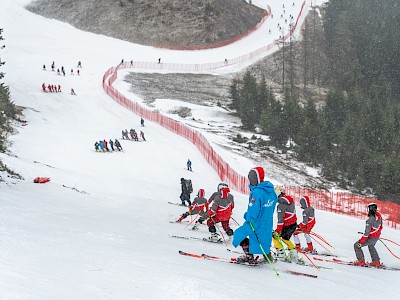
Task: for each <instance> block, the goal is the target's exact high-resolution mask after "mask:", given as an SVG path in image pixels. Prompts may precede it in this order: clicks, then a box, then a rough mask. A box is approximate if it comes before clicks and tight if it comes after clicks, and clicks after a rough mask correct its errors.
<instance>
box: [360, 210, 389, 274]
mask: <svg viewBox="0 0 400 300" xmlns="http://www.w3.org/2000/svg"><path fill="white" fill-rule="evenodd" d="M367 212H368V220H367V221H366V222H365V223H366V224H365V231H364V234H363V236H362V237H361V239H359V240H358V241H357V242H355V244H354V251H355V253H356V257H357V260H356V261H355V262H354V264H355V265H356V266H363V267H364V266H366V265H367V263H366V262H365V259H364V253H363V251H362V249H361V248H362V247H365V246H368V250H369V253H370V255H371V260H372V262H370V263H369V265H370V266H371V267H376V268H381V267H382V264H381V262H380V258H379V255H378V252H377V251H376V249H375V244H376V242H377V241H378V240H379V237H380V236H381V231H382V216H381V214H380V213H379V212H378V206H377V205H376V203H370V204H368V206H367Z"/></svg>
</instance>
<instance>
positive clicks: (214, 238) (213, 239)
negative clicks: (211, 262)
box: [208, 232, 221, 243]
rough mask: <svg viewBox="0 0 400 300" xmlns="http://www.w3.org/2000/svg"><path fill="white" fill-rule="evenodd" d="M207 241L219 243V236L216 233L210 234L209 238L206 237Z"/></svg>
mask: <svg viewBox="0 0 400 300" xmlns="http://www.w3.org/2000/svg"><path fill="white" fill-rule="evenodd" d="M208 240H209V241H210V242H213V243H219V242H221V238H220V237H219V234H218V233H217V232H212V233H211V236H209V237H208Z"/></svg>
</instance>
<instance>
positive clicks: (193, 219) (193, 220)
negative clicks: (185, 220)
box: [185, 214, 199, 229]
mask: <svg viewBox="0 0 400 300" xmlns="http://www.w3.org/2000/svg"><path fill="white" fill-rule="evenodd" d="M190 216H192V215H190ZM198 217H199V215H198V214H197V216H196V218H194V219H193V220H192V221H190V223H189V224H187V225H186V226H185V229H186V228H187V227H188V226H189V225H190V224H192V223H193V222H194V221H196V220H197V218H198Z"/></svg>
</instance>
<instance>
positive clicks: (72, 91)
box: [71, 88, 76, 96]
mask: <svg viewBox="0 0 400 300" xmlns="http://www.w3.org/2000/svg"><path fill="white" fill-rule="evenodd" d="M71 95H74V96H76V94H75V91H74V89H72V88H71Z"/></svg>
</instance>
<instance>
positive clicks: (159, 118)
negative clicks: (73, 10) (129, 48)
mask: <svg viewBox="0 0 400 300" xmlns="http://www.w3.org/2000/svg"><path fill="white" fill-rule="evenodd" d="M304 5H305V1H304V2H303V5H302V8H301V12H300V14H301V13H302V12H303V8H304ZM300 14H299V16H298V17H297V20H296V23H295V25H294V26H293V27H292V30H291V32H290V33H293V32H294V31H295V28H296V27H297V25H298V20H299V18H300ZM287 37H288V36H285V37H284V38H287ZM274 46H276V45H275V44H274V43H271V44H269V45H266V46H264V47H262V48H260V49H258V50H255V51H253V52H251V53H249V54H245V55H242V56H240V57H236V58H234V59H231V60H230V61H229V64H236V63H240V62H243V61H246V60H249V59H251V58H253V57H255V56H257V55H259V54H262V53H265V52H266V51H269V50H270V49H272V48H273V47H274ZM224 66H226V62H224V61H222V62H214V63H205V64H178V63H162V64H158V63H152V62H138V61H135V62H131V63H128V62H125V63H123V64H119V65H118V66H117V67H111V68H110V69H108V70H107V71H106V73H105V74H104V76H103V89H104V91H105V92H106V93H107V94H108V95H109V96H110V97H111V98H112V99H114V100H115V101H116V102H118V103H119V104H120V105H122V106H124V107H125V108H127V109H129V110H131V111H132V112H134V113H136V114H137V115H139V116H140V117H143V118H144V119H147V120H150V121H152V122H156V123H158V124H159V125H161V126H163V127H164V128H166V129H168V130H170V131H172V132H174V133H176V134H178V135H180V136H182V137H184V138H186V139H187V140H189V141H191V142H192V143H193V144H194V145H195V146H196V147H197V149H198V150H199V151H200V153H201V154H202V155H203V156H204V158H205V159H206V160H207V162H208V163H209V164H210V166H211V167H212V168H213V169H214V170H215V171H216V172H217V174H218V175H219V177H220V178H221V180H223V181H225V182H226V183H228V184H229V186H230V187H231V188H232V189H234V190H237V191H239V192H241V193H243V194H248V193H249V188H248V182H247V178H246V177H245V176H242V175H240V174H239V173H237V172H236V171H235V170H234V169H232V168H231V167H230V166H229V164H228V163H227V162H225V161H224V160H223V159H222V158H221V157H220V156H219V155H218V153H216V152H215V150H214V149H213V148H212V146H211V145H210V143H209V142H208V141H207V139H206V138H205V137H204V136H203V135H202V134H201V133H199V132H197V131H196V130H194V129H192V128H190V127H189V126H187V125H185V124H183V123H180V122H178V121H176V120H174V119H171V118H169V117H167V116H164V115H162V114H161V113H159V112H157V111H152V110H150V109H147V108H145V107H143V106H141V105H140V104H139V103H137V102H133V101H131V100H130V99H128V98H126V97H125V96H124V95H122V94H121V93H119V92H118V91H117V90H116V89H115V88H114V87H113V86H112V84H113V83H114V82H115V80H116V79H117V72H118V70H120V69H124V68H136V69H168V70H172V71H174V70H175V71H182V70H184V71H206V70H212V69H217V68H220V67H224ZM286 190H287V193H288V194H289V195H291V196H293V197H294V198H295V199H297V200H299V199H300V198H301V197H302V196H304V195H308V196H309V197H310V200H311V203H312V205H313V206H314V207H315V208H316V209H320V210H324V211H329V212H334V213H338V214H344V215H350V216H353V217H357V218H365V216H366V210H365V209H366V206H367V204H368V203H370V202H375V203H377V204H378V208H379V210H380V211H381V213H382V216H383V219H384V220H385V224H386V225H388V226H390V227H393V228H395V229H397V228H400V206H399V205H397V204H395V203H389V202H384V201H379V200H376V199H370V198H363V197H359V196H356V195H352V194H348V193H340V192H325V191H318V190H312V189H305V188H300V187H286Z"/></svg>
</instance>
